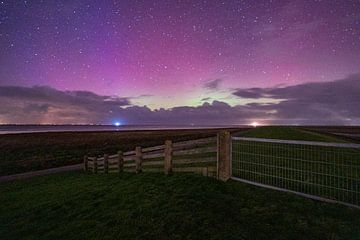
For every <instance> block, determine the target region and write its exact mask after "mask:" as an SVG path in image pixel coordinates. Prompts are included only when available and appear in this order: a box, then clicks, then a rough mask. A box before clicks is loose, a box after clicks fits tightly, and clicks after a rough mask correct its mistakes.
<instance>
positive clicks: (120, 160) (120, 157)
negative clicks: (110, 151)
mask: <svg viewBox="0 0 360 240" xmlns="http://www.w3.org/2000/svg"><path fill="white" fill-rule="evenodd" d="M118 170H119V173H121V172H122V171H123V170H124V155H123V152H122V151H118Z"/></svg>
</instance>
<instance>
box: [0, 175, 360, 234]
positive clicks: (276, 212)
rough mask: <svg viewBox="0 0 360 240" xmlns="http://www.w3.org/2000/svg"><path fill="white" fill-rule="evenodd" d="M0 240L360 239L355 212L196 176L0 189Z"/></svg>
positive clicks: (65, 178) (73, 179)
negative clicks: (0, 239)
mask: <svg viewBox="0 0 360 240" xmlns="http://www.w3.org/2000/svg"><path fill="white" fill-rule="evenodd" d="M0 202H1V204H0V236H1V238H2V239H359V238H360V211H359V210H355V209H351V208H347V207H342V206H338V205H334V204H326V203H320V202H315V201H312V200H309V199H304V198H300V197H297V196H294V195H290V194H286V193H281V192H274V191H271V190H267V189H261V188H257V187H254V186H249V185H245V184H242V183H239V182H235V181H229V182H226V183H223V182H218V181H216V180H215V179H211V178H206V177H202V176H198V175H193V174H174V175H172V176H165V175H163V174H150V173H142V174H138V175H136V174H130V173H123V174H121V175H117V174H110V175H93V174H84V173H66V174H57V175H52V176H44V177H37V178H33V179H29V180H23V181H15V182H11V183H3V184H0Z"/></svg>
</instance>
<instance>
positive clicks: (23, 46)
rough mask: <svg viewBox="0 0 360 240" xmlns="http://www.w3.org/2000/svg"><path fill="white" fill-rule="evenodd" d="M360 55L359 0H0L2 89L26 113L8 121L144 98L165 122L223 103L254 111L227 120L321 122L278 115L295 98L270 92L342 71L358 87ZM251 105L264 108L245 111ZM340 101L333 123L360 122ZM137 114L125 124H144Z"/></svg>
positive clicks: (2, 112)
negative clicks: (58, 97)
mask: <svg viewBox="0 0 360 240" xmlns="http://www.w3.org/2000/svg"><path fill="white" fill-rule="evenodd" d="M359 56H360V1H359V0H353V1H351V0H339V1H337V0H327V1H325V0H323V1H321V0H309V1H298V0H293V1H287V0H244V1H240V0H239V1H236V0H227V1H224V0H223V1H217V0H202V1H195V0H192V1H191V0H143V1H141V0H121V1H120V0H117V1H114V0H108V1H103V0H78V1H72V0H56V1H55V0H46V1H45V0H27V1H20V0H0V98H1V99H2V101H3V102H6V103H7V104H8V107H9V106H11V108H12V109H16V108H18V109H17V111H20V112H22V113H23V115H21V116H17V117H14V118H11V117H9V116H10V115H11V114H10V113H11V110H10V109H8V108H6V109H5V107H3V109H1V107H0V123H8V122H26V123H27V122H35V123H54V122H56V123H69V122H71V123H73V122H76V123H77V122H81V123H83V122H89V123H90V122H91V121H92V122H100V123H111V122H112V121H113V119H115V118H126V116H130V115H131V114H132V113H133V112H134V111H135V110H136V109H137V110H139V109H143V110H144V109H146V112H149V113H151V114H150V115H151V116H152V121H151V123H162V121H165V120H163V119H171V118H172V117H173V116H172V115H171V114H173V113H174V112H176V111H177V110H179V109H187V110H188V111H189V112H194V111H199V112H201V116H202V117H203V118H197V117H193V118H192V119H190V120H189V123H191V124H192V123H193V122H197V121H200V122H201V121H204V120H203V119H208V118H209V117H210V118H211V115H206V114H209V112H212V111H215V110H216V109H217V108H221V107H220V105H221V104H223V105H222V108H221V109H222V110H221V111H223V109H224V108H225V106H226V108H229V107H230V108H232V109H231V111H235V109H237V108H245V109H246V111H245V112H246V113H245V114H244V113H243V112H241V113H242V114H243V115H244V118H243V119H246V120H244V121H241V119H242V117H241V116H243V115H241V114H240V113H239V116H237V117H236V118H231V121H229V122H228V123H241V122H246V121H248V120H254V119H255V120H256V119H260V121H261V119H268V120H269V119H270V120H269V121H268V122H271V123H273V122H274V121H278V122H281V123H290V124H292V123H294V124H297V123H304V122H306V123H322V121H323V119H320V118H314V117H311V118H309V117H308V115H309V116H310V114H309V111H307V112H306V114H305V113H304V117H303V118H300V119H301V121H299V117H298V116H288V115H289V114H282V115H279V114H278V115H276V114H277V113H279V112H280V110H279V108H278V107H279V106H280V105H281V104H283V103H284V100H285V101H290V99H292V97H291V96H289V95H288V94H284V96H283V95H281V96H278V95H276V96H274V91H275V92H276V90H277V89H290V90H291V89H292V88H294V87H295V88H296V87H300V88H301V87H303V88H306V86H309V84H310V86H312V85H311V84H316V86H318V85H320V86H326V87H327V86H328V85H329V84H330V86H334V85H336V84H331V83H333V82H334V81H335V82H338V81H340V82H341V83H344V82H349V81H352V83H351V84H350V88H351V87H355V88H356V87H357V86H358V84H359V77H358V76H359V75H358V74H359V72H360V57H359ZM327 83H329V84H327ZM340 85H341V84H340ZM343 85H346V84H343ZM336 86H338V85H336ZM346 86H348V85H346ZM326 87H323V88H321V87H320V90H319V91H321V89H326ZM9 88H10V89H11V90H12V91H13V92H12V91H10V92H12V93H13V94H12V95H9V94H8V93H9ZM255 89H257V90H255ZM341 89H343V88H341ZM290 90H289V91H290ZM309 91H310V90H309ZM49 92H56V93H58V94H59V95H61V94H63V98H64V99H65V98H67V99H69V98H73V97H78V98H81V99H82V100H81V99H80V100H79V99H78V101H87V100H89V101H90V100H91V101H93V100H94V99H95V98H96V101H99V102H98V104H99V105H101V106H102V107H103V108H101V111H105V112H106V114H107V116H106V120H105V119H104V120H101V119H98V117H96V118H90V117H89V115H91V114H92V115H91V116H94V115H96V114H94V113H95V112H99V111H100V109H98V111H97V109H89V107H88V106H86V107H84V106H83V105H81V106H77V110H76V111H75V110H74V109H73V108H71V107H70V104H68V103H69V102H72V101H73V100H71V101H70V100H66V101H65V100H61V101H60V102H61V104H59V101H58V100H56V101H55V100H53V99H52V100H50V99H47V98H46V97H42V96H43V95H44V94H45V95H46V94H49ZM336 92H337V91H335V90H334V94H335V95H336ZM307 93H308V92H306V94H305V95H307ZM314 94H315V93H314ZM316 94H318V95H319V93H318V92H317V93H316ZM344 94H345V95H346V91H345V93H344ZM55 95H56V94H55ZM355 95H356V94H355ZM359 95H360V93H359ZM29 96H30V97H29ZM311 97H313V99H315V97H314V96H313V95H311ZM311 97H310V99H312V98H311ZM328 97H329V96H328ZM335 97H338V98H340V99H341V98H344V96H342V95H339V96H335ZM63 98H61V99H63ZM83 98H85V100H84V99H83ZM34 99H35V100H34ZM296 99H299V97H297V98H296ZM358 100H359V99H358V98H356V96H354V98H351V101H350V102H347V103H346V104H349V103H354V101H355V102H356V103H358V102H357V101H358ZM54 101H55V102H54ZM94 101H95V100H94ZM298 101H299V102H301V100H298ZM324 101H325V102H326V100H324ZM64 102H66V103H64ZM337 102H338V101H337ZM91 103H92V104H94V103H93V102H91ZM109 103H110V105H111V106H110V107H109V106H108V105H109ZM120 103H121V104H120ZM359 103H360V100H359ZM116 104H117V105H116ZM279 104H280V105H279ZM72 105H74V103H72ZM75 105H76V104H75ZM95 105H96V104H95ZM104 105H106V106H107V107H104ZM269 106H272V107H273V108H271V107H270V109H267V110H266V109H265V110H264V109H260V107H269ZM70 108H71V109H70ZM202 108H214V109H212V110H211V111H210V110H209V112H207V113H205V110H203V109H202ZM118 109H120V110H118ZM126 109H128V110H127V111H128V112H126ZM201 109H202V110H201ZM324 109H325V106H320V107H318V110H319V111H323V110H324ZM101 111H100V112H101ZM129 111H131V113H129ZM139 111H140V110H139ZM144 111H145V110H144ZM162 111H165V112H167V113H164V114H163V115H164V116H163V115H162V116H161V117H159V116H158V115H159V112H162ZM241 111H244V110H241ZM253 111H260V112H263V113H264V112H265V113H264V114H263V116H262V115H261V114H258V113H256V114H253V115H251V116H248V115H249V112H253ZM304 111H305V110H304ZM339 111H340V109H332V111H331V114H330V116H331V123H334V122H335V123H344V121H345V122H346V123H349V124H350V123H351V124H358V123H360V120H359V119H360V115H359V116H358V115H357V114H355V113H354V111H355V110H353V109H349V110H348V111H347V112H348V113H349V114H348V115H346V114H345V115H346V116H344V113H341V114H340V113H339ZM74 112H86V114H85V113H84V116H82V117H80V116H77V115H76V116H75V115H74V114H73V115H71V113H74ZM90 112H91V113H90ZM135 112H136V111H135ZM325 112H326V111H325ZM29 113H34V116H32V115H31V114H30V115H31V116H32V119H29V118H26V120H19V119H20V118H23V119H24V118H25V117H24V116H25V115H29ZM59 113H61V114H62V115H61V116H59V115H58V114H59ZM12 114H13V115H14V113H12ZM142 114H145V113H142ZM199 114H200V113H199ZM269 114H270V115H269ZM271 114H273V115H271ZM307 114H308V115H307ZM354 114H355V116H354ZM39 115H41V116H40V117H39ZM63 115H66V117H63ZM155 115H156V116H155ZM165 115H166V116H165ZM170 115H171V116H170ZM235 115H236V114H235ZM245 115H246V116H245ZM131 116H132V117H131V118H129V119H128V120H127V121H126V122H127V123H134V122H136V123H142V121H140V120H139V119H141V117H136V116H138V115H136V114H135V115H134V114H133V115H131ZM206 116H208V117H206ZM319 116H320V115H319ZM321 116H322V115H321ZM340 116H344V117H342V118H341V117H340ZM55 118H57V119H61V120H59V121H60V122H59V121H58V120H56V121H55ZM174 118H175V117H174ZM79 119H81V120H79ZM86 119H92V120H86ZM94 119H95V120H94ZM147 119H148V118H147ZM201 119H202V120H201ZM193 120H194V121H193ZM280 120H281V121H280ZM305 120H308V121H305ZM332 120H334V121H332ZM266 121H267V120H265V121H264V122H266ZM210 123H212V122H210ZM214 123H218V122H217V121H215V122H214Z"/></svg>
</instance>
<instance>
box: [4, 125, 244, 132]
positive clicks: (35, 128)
mask: <svg viewBox="0 0 360 240" xmlns="http://www.w3.org/2000/svg"><path fill="white" fill-rule="evenodd" d="M229 127H242V126H239V125H237V126H224V125H221V126H214V125H211V126H205V125H204V126H199V125H190V126H189V125H186V126H184V125H171V126H164V125H122V126H115V125H0V134H18V133H39V132H94V131H99V132H103V131H134V130H174V129H211V128H229Z"/></svg>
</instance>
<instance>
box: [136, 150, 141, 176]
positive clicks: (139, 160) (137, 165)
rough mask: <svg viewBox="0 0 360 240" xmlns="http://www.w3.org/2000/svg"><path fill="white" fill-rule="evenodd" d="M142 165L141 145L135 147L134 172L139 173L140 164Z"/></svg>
mask: <svg viewBox="0 0 360 240" xmlns="http://www.w3.org/2000/svg"><path fill="white" fill-rule="evenodd" d="M141 165H142V152H141V147H136V148H135V172H136V173H141V167H142V166H141Z"/></svg>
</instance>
